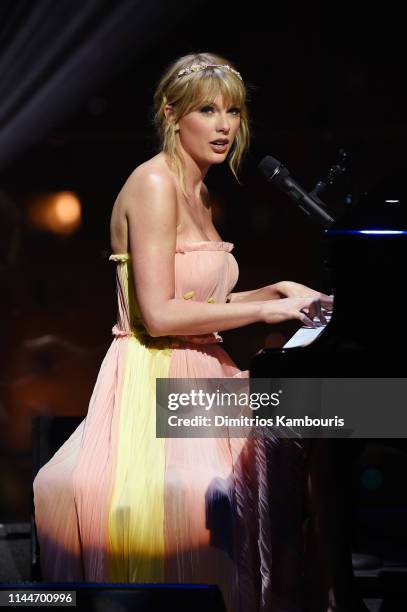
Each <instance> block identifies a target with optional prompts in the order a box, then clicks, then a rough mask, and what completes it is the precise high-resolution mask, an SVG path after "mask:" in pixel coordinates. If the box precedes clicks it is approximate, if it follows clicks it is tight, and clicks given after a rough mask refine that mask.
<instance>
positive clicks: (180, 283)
mask: <svg viewBox="0 0 407 612" xmlns="http://www.w3.org/2000/svg"><path fill="white" fill-rule="evenodd" d="M233 248H234V245H233V244H232V243H231V242H224V241H209V240H202V241H198V242H192V243H178V244H177V246H176V252H175V262H174V276H175V295H174V297H175V299H180V300H186V301H189V300H191V301H197V302H207V303H209V304H215V303H217V304H221V303H225V301H226V297H227V295H228V294H229V293H231V291H232V289H233V287H234V286H235V284H236V282H237V279H238V276H239V269H238V265H237V261H236V259H235V258H234V257H233V255H232V253H231V251H232V249H233ZM109 259H110V260H111V261H114V262H116V263H117V272H116V283H117V285H116V286H117V297H118V319H117V323H116V325H115V326H114V327H113V330H112V332H113V335H114V336H116V337H126V336H131V335H133V336H136V337H137V338H138V339H139V340H140V341H141V342H142V343H143V344H145V345H146V346H154V347H164V346H168V347H178V346H181V345H182V344H183V343H185V342H188V343H190V344H191V343H193V344H212V343H218V342H222V337H221V336H220V335H219V334H218V333H217V332H216V331H214V332H213V333H212V334H201V335H189V336H171V337H168V336H166V337H161V338H152V337H151V336H150V335H149V334H148V332H147V330H146V327H145V324H144V322H143V319H142V316H141V313H140V308H139V306H138V304H137V299H136V292H135V289H134V283H133V274H132V271H131V255H130V253H116V254H112V255H111V256H110V257H109Z"/></svg>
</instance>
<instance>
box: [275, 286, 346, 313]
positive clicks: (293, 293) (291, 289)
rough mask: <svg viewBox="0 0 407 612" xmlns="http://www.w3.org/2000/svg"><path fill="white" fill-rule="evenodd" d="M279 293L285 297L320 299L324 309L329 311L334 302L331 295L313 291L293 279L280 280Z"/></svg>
mask: <svg viewBox="0 0 407 612" xmlns="http://www.w3.org/2000/svg"><path fill="white" fill-rule="evenodd" d="M278 285H279V289H280V291H281V294H282V295H283V296H284V297H287V298H300V297H309V298H314V299H315V300H320V302H321V306H322V308H323V309H324V310H326V311H328V312H331V311H332V308H333V303H334V296H333V295H326V294H325V293H321V292H320V291H315V290H314V289H311V288H310V287H307V286H306V285H301V284H300V283H295V282H293V281H282V282H281V283H278Z"/></svg>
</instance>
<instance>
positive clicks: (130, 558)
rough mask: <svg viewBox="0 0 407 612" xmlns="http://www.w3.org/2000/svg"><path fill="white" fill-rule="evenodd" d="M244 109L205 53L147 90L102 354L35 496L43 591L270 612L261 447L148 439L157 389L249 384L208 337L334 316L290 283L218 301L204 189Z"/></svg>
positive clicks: (225, 276) (227, 264)
mask: <svg viewBox="0 0 407 612" xmlns="http://www.w3.org/2000/svg"><path fill="white" fill-rule="evenodd" d="M245 98H246V91H245V86H244V83H243V80H242V77H241V75H240V74H239V73H238V72H237V71H236V69H235V68H233V67H232V66H231V64H230V62H228V61H227V60H225V59H224V58H222V57H220V56H218V55H214V54H210V53H200V54H192V55H187V56H185V57H182V58H180V59H178V60H177V61H175V62H174V63H173V64H172V65H171V66H170V67H169V68H168V69H167V71H166V72H165V74H164V75H163V77H162V79H161V81H160V83H159V85H158V87H157V91H156V94H155V106H156V115H155V118H156V122H157V125H158V127H159V130H160V134H161V138H162V148H161V151H160V152H159V153H158V154H157V155H156V156H154V157H153V158H152V159H149V160H148V161H146V162H145V163H143V164H141V165H140V166H139V167H137V168H136V169H135V170H134V172H133V173H132V174H131V175H130V177H129V178H128V179H127V181H126V183H125V184H124V186H123V188H122V189H121V191H120V193H119V195H118V197H117V200H116V202H115V205H114V208H113V213H112V218H111V246H112V251H113V253H114V254H113V255H112V256H111V257H110V259H111V260H112V261H114V262H116V264H117V267H116V270H117V292H118V321H117V324H116V325H115V326H114V328H113V334H114V336H115V338H114V340H113V342H112V345H111V347H110V348H109V351H108V353H107V355H106V357H105V359H104V361H103V363H102V366H101V370H100V373H99V376H98V379H97V382H96V385H95V389H94V392H93V395H92V398H91V400H90V406H89V410H88V414H87V416H86V419H85V420H84V421H83V422H82V423H81V424H80V426H79V427H78V429H77V430H76V431H75V432H74V434H73V435H72V436H71V437H70V438H69V440H68V441H67V442H66V443H65V444H64V445H63V446H62V447H61V448H60V449H59V451H58V452H57V453H56V454H55V455H54V457H53V458H52V459H51V460H50V461H49V462H48V463H47V464H46V465H45V466H43V468H42V469H41V470H40V472H39V473H38V475H37V477H36V479H35V482H34V495H35V497H34V501H35V516H36V525H37V532H38V537H39V541H40V547H41V565H42V570H43V574H44V578H45V579H47V580H68V581H70V580H88V581H110V582H116V581H120V582H189V583H199V582H203V583H216V584H219V586H220V588H221V591H222V594H223V597H224V600H225V603H226V606H227V609H228V610H229V611H232V610H233V611H242V612H243V611H244V612H248V611H249V610H266V609H270V605H271V601H272V599H271V596H272V594H271V581H270V565H271V557H270V541H269V533H270V525H269V520H270V515H269V512H268V510H269V508H268V502H267V499H268V490H267V486H268V485H267V473H266V471H267V465H266V464H265V462H264V461H263V460H264V459H265V458H267V457H266V455H267V448H266V445H264V444H263V446H262V445H261V444H260V443H257V442H253V443H251V444H249V443H248V442H247V441H245V440H244V439H243V440H242V439H234V440H232V439H230V440H229V439H223V438H205V439H184V438H182V439H160V438H156V437H155V379H156V378H157V377H160V378H167V377H169V378H172V377H174V378H179V377H181V378H212V377H213V378H223V377H247V375H248V373H247V372H241V371H239V369H238V368H237V366H236V365H235V364H234V362H233V361H232V360H231V358H230V357H229V356H228V355H227V353H226V352H225V351H224V350H223V349H222V348H221V346H220V344H219V343H220V342H221V341H222V338H221V337H220V335H219V334H218V332H219V331H222V330H227V329H232V328H235V327H241V326H244V325H249V324H250V323H255V322H257V321H263V322H267V323H278V322H281V321H285V320H288V319H298V320H299V321H301V322H303V323H306V324H308V325H311V326H313V325H314V323H313V318H314V317H315V316H317V317H319V318H320V319H321V320H324V317H323V314H322V311H321V305H323V306H327V307H330V306H331V304H332V300H331V298H329V297H328V296H325V295H323V294H320V293H318V292H316V291H313V290H312V289H309V288H307V287H304V286H303V285H298V284H296V283H290V282H282V283H277V284H274V285H270V286H267V287H263V288H261V289H257V290H253V291H246V292H240V293H233V292H232V289H233V287H234V285H235V284H236V281H237V277H238V267H237V263H236V260H235V259H234V257H233V255H232V254H231V251H232V249H233V244H231V243H229V242H224V241H223V240H222V238H221V236H220V235H219V234H218V232H217V230H216V228H215V227H214V225H213V222H212V216H211V206H210V198H209V194H208V190H207V188H206V186H205V184H204V178H205V176H206V173H207V171H208V169H209V168H210V166H211V165H212V164H219V163H222V162H224V161H225V160H228V162H229V166H230V168H231V170H232V172H233V173H234V174H235V175H236V173H237V170H238V167H239V163H240V161H241V158H242V156H243V153H244V151H245V149H246V148H247V146H248V142H249V128H248V117H247V109H246V103H245ZM265 465H266V467H264V466H265ZM256 466H257V467H256ZM258 466H260V467H258ZM261 466H263V467H261ZM262 470H263V471H262ZM265 470H266V471H265ZM217 500H218V501H219V500H221V501H222V503H226V507H227V511H226V516H227V518H226V519H225V513H223V515H222V516H223V519H222V520H223V521H224V520H226V523H227V525H225V524H224V523H222V524H221V523H220V522H219V521H220V518H219V517H218V515H217V512H216V508H217V507H219V506H217V505H216V503H217ZM222 507H223V508H224V507H225V506H224V505H223V506H222ZM228 533H229V534H233V537H232V535H230V537H226V535H227V534H228ZM274 606H275V607H274V608H273V609H274V610H286V609H287V608H285V607H283V605H282V606H281V607H279V604H278V602H277V599H275V601H274Z"/></svg>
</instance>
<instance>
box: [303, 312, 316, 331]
mask: <svg viewBox="0 0 407 612" xmlns="http://www.w3.org/2000/svg"><path fill="white" fill-rule="evenodd" d="M299 315H300V316H299V319H300V321H302V322H303V324H304V325H306V326H307V327H316V325H315V323H314V321H313V320H312V319H310V317H309V316H308V314H307V313H306V311H305V309H304V308H301V310H300V311H299Z"/></svg>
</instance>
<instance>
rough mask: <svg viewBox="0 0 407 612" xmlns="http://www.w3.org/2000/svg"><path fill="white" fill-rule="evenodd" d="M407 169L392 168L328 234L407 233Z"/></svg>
mask: <svg viewBox="0 0 407 612" xmlns="http://www.w3.org/2000/svg"><path fill="white" fill-rule="evenodd" d="M406 176H407V169H406V168H403V169H397V170H394V171H392V173H391V174H389V175H387V176H386V177H385V178H384V179H381V180H380V181H379V182H378V183H376V185H374V186H373V187H372V188H371V189H370V190H369V192H368V193H366V194H365V195H364V196H362V198H361V199H360V200H359V202H358V203H357V205H355V206H352V207H351V208H350V209H349V210H347V211H346V212H345V214H344V215H342V216H341V217H340V218H339V219H338V220H337V221H336V222H335V223H334V224H333V225H332V226H331V227H330V228H329V229H328V230H326V235H327V236H334V235H338V234H356V235H357V234H362V235H370V236H379V237H380V236H397V235H406V234H407V182H406Z"/></svg>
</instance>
